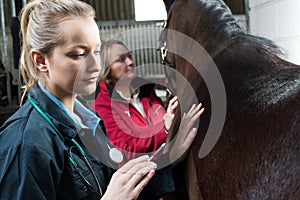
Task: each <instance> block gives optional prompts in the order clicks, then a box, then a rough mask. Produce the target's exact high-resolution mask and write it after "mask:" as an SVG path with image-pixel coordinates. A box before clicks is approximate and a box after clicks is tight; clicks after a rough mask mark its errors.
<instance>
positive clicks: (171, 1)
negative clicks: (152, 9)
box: [163, 0, 176, 12]
mask: <svg viewBox="0 0 300 200" xmlns="http://www.w3.org/2000/svg"><path fill="white" fill-rule="evenodd" d="M163 1H164V3H165V7H166V10H167V12H169V10H170V7H171V5H172V3H173V2H174V1H176V0H163Z"/></svg>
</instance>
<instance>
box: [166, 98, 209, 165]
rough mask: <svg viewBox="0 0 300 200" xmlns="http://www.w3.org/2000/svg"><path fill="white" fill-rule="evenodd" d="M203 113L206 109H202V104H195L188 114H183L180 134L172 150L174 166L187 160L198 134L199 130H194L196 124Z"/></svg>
mask: <svg viewBox="0 0 300 200" xmlns="http://www.w3.org/2000/svg"><path fill="white" fill-rule="evenodd" d="M203 112H204V108H202V104H201V103H200V104H199V105H198V106H196V105H195V104H194V105H193V106H192V107H191V108H190V110H189V111H188V112H187V113H184V114H183V117H182V120H181V122H180V126H179V130H178V133H177V135H176V137H175V138H174V139H175V143H174V144H172V148H171V149H170V161H171V162H172V163H173V165H176V163H178V162H180V161H182V160H183V159H184V158H185V156H186V154H187V150H188V149H189V147H190V146H191V144H192V142H193V141H194V139H195V137H196V134H197V130H198V129H197V128H194V127H195V123H196V122H197V121H198V120H199V118H200V116H201V115H202V114H203Z"/></svg>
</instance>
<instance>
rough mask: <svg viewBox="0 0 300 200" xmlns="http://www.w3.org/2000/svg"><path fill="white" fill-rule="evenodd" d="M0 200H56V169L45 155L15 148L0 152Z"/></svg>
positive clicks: (52, 161)
mask: <svg viewBox="0 0 300 200" xmlns="http://www.w3.org/2000/svg"><path fill="white" fill-rule="evenodd" d="M0 159H1V160H0V171H1V173H0V182H1V187H0V188H1V189H0V199H55V198H56V196H55V194H56V187H57V185H58V182H59V177H58V176H57V175H58V174H59V167H58V165H57V163H56V162H55V161H54V160H53V159H51V157H50V156H49V154H48V152H45V151H43V150H42V149H40V148H37V147H35V146H31V145H26V146H24V144H23V145H16V146H12V147H10V148H7V149H5V150H4V149H2V150H1V152H0Z"/></svg>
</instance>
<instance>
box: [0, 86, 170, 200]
mask: <svg viewBox="0 0 300 200" xmlns="http://www.w3.org/2000/svg"><path fill="white" fill-rule="evenodd" d="M30 94H31V97H32V99H33V100H34V101H35V103H36V104H37V105H38V106H39V107H40V108H41V109H42V110H43V111H44V112H45V113H46V114H47V115H48V116H49V117H50V119H51V121H52V122H53V123H54V125H55V126H56V127H57V128H58V129H59V130H60V132H61V133H62V134H63V136H64V137H65V138H74V139H75V140H76V141H77V142H78V143H80V145H81V146H82V147H83V148H84V145H83V143H84V144H87V143H91V145H92V146H93V145H95V148H94V149H95V152H92V154H93V155H96V156H97V157H95V156H92V155H91V154H90V153H89V152H88V150H87V149H85V148H84V150H85V152H86V154H87V157H88V160H89V162H90V164H91V166H92V168H93V170H94V171H95V173H96V176H97V178H98V180H99V182H100V185H101V188H102V190H103V192H105V190H106V186H107V185H108V183H109V180H110V178H111V176H112V174H113V172H114V169H113V168H111V166H110V164H111V162H110V160H109V158H108V156H107V155H108V148H107V144H106V142H107V140H105V137H102V136H105V128H104V126H103V125H101V124H99V126H98V127H97V134H96V138H95V139H93V140H91V138H94V137H93V136H92V131H91V130H89V129H82V128H80V127H78V126H76V124H74V122H73V121H72V120H71V119H70V117H69V116H67V114H65V113H64V112H62V111H61V109H59V107H58V106H57V105H56V104H55V103H54V102H53V101H51V100H50V99H49V98H48V97H47V96H46V95H45V94H44V93H43V92H42V91H41V89H40V88H39V87H38V85H37V84H35V85H34V86H33V88H32V89H31V92H30ZM79 135H82V136H87V137H86V138H87V140H86V138H84V137H79ZM97 135H98V136H99V137H98V136H97ZM83 140H86V141H83ZM82 141H83V143H82ZM99 143H101V144H99ZM71 146H74V145H73V143H71V142H68V140H66V142H65V143H63V142H62V140H61V138H60V137H59V136H58V135H57V134H56V133H55V131H54V130H53V128H52V127H51V126H50V125H49V123H47V122H46V120H45V119H44V118H43V117H42V116H41V115H40V113H38V112H37V110H36V109H35V108H34V107H33V106H32V105H31V104H30V102H29V101H27V102H26V103H25V104H24V105H23V106H22V107H21V108H20V109H19V110H18V111H17V112H16V113H15V114H14V115H13V116H12V117H11V118H9V119H8V120H7V121H6V122H5V123H4V124H3V126H2V127H1V128H0V199H72V200H73V199H74V200H75V199H99V196H98V195H97V194H96V193H95V191H92V190H91V189H90V188H89V187H87V186H86V184H85V182H84V181H83V180H82V178H81V177H80V176H79V174H78V173H77V172H76V171H75V169H74V167H73V165H72V164H71V162H70V160H69V156H68V150H69V148H70V147H71ZM77 153H78V154H77ZM73 156H74V157H75V159H76V161H77V163H78V165H79V167H80V169H81V172H82V173H83V175H84V176H85V177H86V178H87V179H88V181H89V182H90V183H91V184H92V185H93V186H94V188H95V189H96V188H97V186H96V183H95V181H94V178H93V176H92V173H91V171H90V170H89V169H88V168H87V167H86V165H85V163H84V162H83V160H82V156H81V155H80V154H79V152H76V151H73ZM173 190H174V184H173V179H172V175H171V170H170V169H169V168H168V167H167V168H164V169H162V170H158V171H157V172H156V174H155V176H154V178H153V179H152V180H151V181H150V183H149V184H148V186H147V187H146V188H145V189H144V191H143V192H142V194H141V197H140V199H158V198H159V197H160V196H162V195H164V194H166V193H168V192H172V191H173Z"/></svg>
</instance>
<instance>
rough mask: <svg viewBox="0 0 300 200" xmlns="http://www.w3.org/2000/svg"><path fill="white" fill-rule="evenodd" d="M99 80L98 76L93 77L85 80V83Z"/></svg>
mask: <svg viewBox="0 0 300 200" xmlns="http://www.w3.org/2000/svg"><path fill="white" fill-rule="evenodd" d="M97 80H98V76H93V77H90V78H87V79H83V81H86V82H96V81H97Z"/></svg>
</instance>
